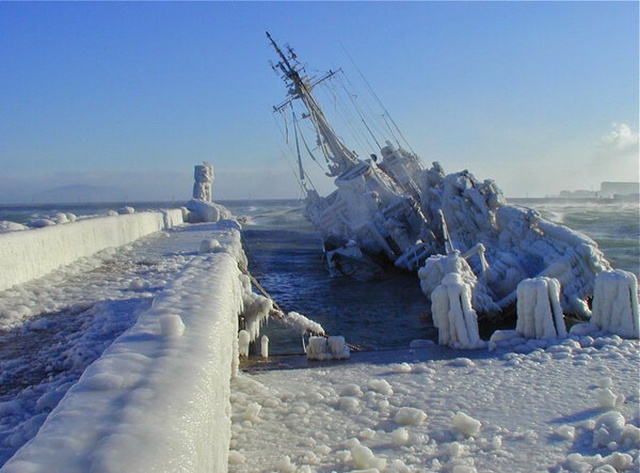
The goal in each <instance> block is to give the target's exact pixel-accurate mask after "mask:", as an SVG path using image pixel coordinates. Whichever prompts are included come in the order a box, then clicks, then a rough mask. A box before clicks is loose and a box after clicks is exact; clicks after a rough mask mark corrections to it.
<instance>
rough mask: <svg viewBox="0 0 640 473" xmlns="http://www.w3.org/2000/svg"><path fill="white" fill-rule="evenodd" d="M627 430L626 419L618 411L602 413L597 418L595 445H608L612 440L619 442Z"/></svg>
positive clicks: (594, 432) (594, 435)
mask: <svg viewBox="0 0 640 473" xmlns="http://www.w3.org/2000/svg"><path fill="white" fill-rule="evenodd" d="M624 431H625V419H624V417H623V416H622V414H620V413H619V412H617V411H611V412H607V413H606V414H602V415H601V416H600V417H598V420H596V425H595V428H594V430H593V446H594V448H597V447H606V446H607V445H609V444H610V443H611V442H619V441H620V440H621V439H622V436H623V434H624Z"/></svg>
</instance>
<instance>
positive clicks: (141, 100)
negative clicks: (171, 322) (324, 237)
mask: <svg viewBox="0 0 640 473" xmlns="http://www.w3.org/2000/svg"><path fill="white" fill-rule="evenodd" d="M638 24H639V13H638V2H635V1H633V2H194V3H191V2H179V3H173V2H143V3H132V2H124V3H120V2H118V3H109V2H87V3H77V2H69V3H66V2H64V3H57V2H53V3H30V2H26V3H23V2H15V3H12V2H0V57H1V58H2V66H1V71H0V110H1V113H0V202H5V203H6V202H13V203H24V202H31V201H34V200H36V201H37V200H42V199H43V198H45V197H43V196H45V195H46V193H45V194H43V191H46V190H48V189H51V188H56V187H61V186H73V185H78V184H86V185H90V186H95V187H108V188H113V189H117V193H118V195H121V197H120V198H119V200H158V199H161V200H168V199H187V198H189V197H190V195H191V187H192V182H193V180H192V173H193V166H194V165H195V164H199V163H200V162H202V161H204V160H206V161H208V162H211V163H212V164H213V165H214V167H215V170H216V180H215V183H214V189H213V195H214V198H215V199H219V200H222V199H244V198H289V197H291V198H295V197H298V196H299V191H298V186H297V184H296V180H295V177H294V174H293V172H292V171H291V164H290V160H291V159H292V158H291V156H289V155H288V154H287V153H285V151H286V150H287V148H286V146H285V145H284V139H283V136H282V134H281V133H280V131H279V128H278V126H277V121H276V120H274V115H273V113H272V111H271V110H272V109H271V107H272V105H275V104H278V103H280V102H281V101H282V100H283V99H284V98H285V89H284V85H283V83H282V82H281V80H280V79H279V78H278V76H277V75H276V74H274V72H273V71H272V70H271V68H270V66H269V61H270V60H275V54H274V52H273V50H272V49H271V47H270V45H269V43H268V42H267V39H266V37H265V31H267V30H268V31H270V33H271V34H272V36H273V37H274V38H275V39H276V40H277V41H279V42H281V43H289V44H290V45H291V46H293V47H294V48H295V50H296V53H297V54H298V57H299V58H300V59H301V60H302V61H303V62H305V63H307V64H308V66H309V67H310V68H311V69H314V70H318V71H323V70H328V69H335V68H338V67H341V66H342V67H343V69H345V72H346V73H347V74H348V75H349V76H353V75H357V72H355V71H354V69H353V66H352V64H351V62H350V60H349V57H348V56H347V54H346V53H345V50H346V51H348V53H349V55H350V56H351V57H352V58H353V60H354V61H355V63H356V64H357V66H358V67H359V69H360V70H361V71H362V72H363V73H364V75H365V76H366V78H367V80H368V82H369V83H370V84H371V86H372V87H373V89H374V90H375V91H376V93H377V94H378V96H379V97H380V98H381V99H382V101H383V102H384V104H385V105H386V108H387V109H388V110H389V112H390V114H391V115H392V116H393V118H394V119H395V121H396V122H397V123H398V125H399V126H400V128H401V129H402V131H403V134H404V136H405V137H406V138H407V140H408V142H409V143H410V145H411V147H412V148H413V150H415V151H416V152H417V153H418V154H419V155H420V156H421V158H422V160H423V162H424V163H425V164H427V165H428V164H430V163H431V162H432V161H434V160H438V161H440V162H441V164H442V165H443V167H444V169H445V171H447V172H454V171H460V170H462V169H468V170H470V171H471V172H472V173H473V174H475V175H476V177H478V178H480V179H486V178H492V179H494V180H495V181H496V183H497V184H498V186H499V187H501V188H502V189H503V190H504V192H505V194H506V195H507V196H512V197H518V196H527V195H528V196H531V197H533V196H545V195H552V194H557V193H558V192H559V191H560V190H563V189H569V190H575V189H590V190H597V189H598V188H599V184H600V182H601V181H604V180H619V181H632V180H638V172H639V171H638V101H639V98H638V88H639V79H638V70H639V64H638V57H639V51H638V44H639V37H638ZM349 145H350V144H349ZM369 152H377V150H366V153H367V154H368V153H369ZM316 184H317V185H318V186H319V188H320V190H327V189H330V188H331V183H330V181H327V182H326V183H321V182H316Z"/></svg>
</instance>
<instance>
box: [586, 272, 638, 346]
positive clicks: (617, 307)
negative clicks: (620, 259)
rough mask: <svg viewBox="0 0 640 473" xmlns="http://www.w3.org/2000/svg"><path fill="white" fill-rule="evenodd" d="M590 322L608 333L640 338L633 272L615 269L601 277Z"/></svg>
mask: <svg viewBox="0 0 640 473" xmlns="http://www.w3.org/2000/svg"><path fill="white" fill-rule="evenodd" d="M591 321H592V322H593V323H594V324H596V325H598V326H599V327H601V328H602V329H603V330H604V331H606V332H609V333H614V334H616V335H620V336H622V337H629V338H640V316H639V311H638V280H637V279H636V276H635V275H634V274H633V273H630V272H628V271H622V270H615V271H603V272H601V273H600V274H598V276H597V277H596V282H595V290H594V294H593V316H592V318H591Z"/></svg>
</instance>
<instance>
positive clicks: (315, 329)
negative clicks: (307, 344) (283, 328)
mask: <svg viewBox="0 0 640 473" xmlns="http://www.w3.org/2000/svg"><path fill="white" fill-rule="evenodd" d="M280 315H281V316H282V320H283V322H284V323H285V324H287V325H288V326H290V327H292V328H293V329H294V330H298V331H299V332H300V333H301V334H304V333H307V332H310V333H314V334H316V335H322V334H324V329H323V328H322V325H320V324H319V323H318V322H315V321H313V320H311V319H309V318H308V317H305V316H304V315H302V314H299V313H298V312H294V311H291V312H288V313H286V314H285V313H284V312H281V313H280Z"/></svg>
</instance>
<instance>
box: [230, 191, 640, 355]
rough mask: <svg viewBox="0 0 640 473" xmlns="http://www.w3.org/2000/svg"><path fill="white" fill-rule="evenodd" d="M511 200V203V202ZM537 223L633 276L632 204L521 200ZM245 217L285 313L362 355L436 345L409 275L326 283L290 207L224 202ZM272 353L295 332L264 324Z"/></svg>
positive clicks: (255, 254) (251, 251)
mask: <svg viewBox="0 0 640 473" xmlns="http://www.w3.org/2000/svg"><path fill="white" fill-rule="evenodd" d="M510 202H511V201H510ZM512 203H514V204H516V205H523V206H526V207H531V208H533V209H535V210H536V211H538V212H539V213H540V214H541V215H542V216H543V217H545V218H547V219H549V220H551V221H554V222H557V223H561V224H564V225H567V226H569V227H570V228H572V229H574V230H578V231H581V232H583V233H585V234H587V235H588V236H590V237H591V238H593V239H594V240H595V241H596V242H597V243H598V245H599V247H600V248H601V249H602V250H603V252H604V254H605V256H606V257H607V259H608V260H609V261H610V262H611V263H612V265H613V266H614V267H615V268H617V269H624V270H627V271H631V272H633V273H634V274H635V275H636V276H638V277H640V244H639V241H640V213H639V212H640V206H639V205H638V203H637V202H613V201H600V202H593V201H591V202H590V201H562V200H553V199H527V200H525V199H520V200H514V201H512ZM226 205H227V207H228V208H229V209H230V210H231V211H232V212H233V213H234V214H235V215H238V216H244V220H245V223H244V226H243V238H244V243H245V251H246V252H247V255H248V256H249V261H250V269H251V272H252V274H253V275H254V276H256V278H258V279H259V280H260V282H261V284H262V286H263V287H264V288H265V289H266V291H267V292H268V293H269V294H270V295H271V297H272V298H273V299H274V300H275V301H276V302H277V303H278V304H279V305H280V306H281V308H282V309H283V310H285V311H292V310H294V311H296V312H300V313H302V314H304V315H306V316H307V317H309V318H312V319H313V320H315V321H317V322H319V323H320V324H322V326H323V327H324V329H325V330H326V331H327V332H328V333H329V334H332V335H343V336H345V337H346V339H347V341H348V342H350V343H352V344H354V345H359V346H361V347H363V348H368V349H379V348H385V347H403V346H404V347H406V346H408V345H409V343H410V342H411V341H412V340H414V339H435V338H436V332H435V330H434V328H433V326H432V325H431V323H430V321H429V320H428V318H427V317H425V313H426V309H427V308H426V303H427V302H426V299H425V296H424V295H423V294H422V292H421V290H420V286H419V281H418V278H417V276H416V275H414V274H409V273H397V274H394V275H393V277H392V278H388V279H385V280H381V281H371V282H362V281H355V280H352V279H348V278H332V277H331V276H330V275H329V274H328V272H327V271H326V270H325V269H324V267H323V264H322V245H321V241H320V236H319V235H318V234H317V232H316V231H315V230H314V229H313V227H312V226H311V225H310V224H309V223H308V222H307V221H306V220H305V219H304V215H303V207H304V206H303V204H301V203H297V202H295V201H272V202H228V203H226ZM264 331H265V332H267V333H268V335H269V338H270V340H271V343H270V350H271V353H285V352H300V351H301V349H302V343H301V341H300V336H299V334H295V333H291V332H290V331H287V330H286V329H282V328H280V327H278V325H277V324H276V323H274V322H272V323H269V324H268V325H267V326H266V327H265V328H264Z"/></svg>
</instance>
